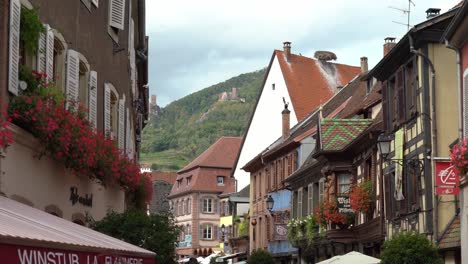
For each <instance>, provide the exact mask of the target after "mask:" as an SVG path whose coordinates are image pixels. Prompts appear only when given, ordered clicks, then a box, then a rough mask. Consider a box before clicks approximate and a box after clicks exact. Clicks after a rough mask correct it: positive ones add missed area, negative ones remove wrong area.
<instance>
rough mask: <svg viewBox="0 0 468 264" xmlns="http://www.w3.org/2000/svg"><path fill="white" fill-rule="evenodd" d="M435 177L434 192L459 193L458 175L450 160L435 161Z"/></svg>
mask: <svg viewBox="0 0 468 264" xmlns="http://www.w3.org/2000/svg"><path fill="white" fill-rule="evenodd" d="M435 177H436V179H435V183H436V189H435V191H436V194H438V195H457V194H459V193H460V188H459V185H460V176H459V175H458V170H457V168H456V167H455V166H453V165H452V164H451V163H450V161H436V163H435Z"/></svg>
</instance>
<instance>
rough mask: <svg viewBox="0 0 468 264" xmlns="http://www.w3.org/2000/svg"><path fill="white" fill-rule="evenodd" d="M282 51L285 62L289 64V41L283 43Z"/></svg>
mask: <svg viewBox="0 0 468 264" xmlns="http://www.w3.org/2000/svg"><path fill="white" fill-rule="evenodd" d="M283 51H284V56H286V61H288V62H289V59H291V42H289V41H285V42H283Z"/></svg>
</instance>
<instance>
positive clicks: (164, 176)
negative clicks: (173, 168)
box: [151, 171, 177, 184]
mask: <svg viewBox="0 0 468 264" xmlns="http://www.w3.org/2000/svg"><path fill="white" fill-rule="evenodd" d="M176 179H177V173H175V172H159V171H153V172H151V181H163V182H167V183H170V184H174V182H175V181H176Z"/></svg>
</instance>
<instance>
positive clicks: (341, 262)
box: [317, 251, 380, 264]
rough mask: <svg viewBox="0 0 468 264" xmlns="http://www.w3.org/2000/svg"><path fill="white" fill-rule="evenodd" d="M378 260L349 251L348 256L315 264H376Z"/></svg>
mask: <svg viewBox="0 0 468 264" xmlns="http://www.w3.org/2000/svg"><path fill="white" fill-rule="evenodd" d="M378 263H380V259H378V258H374V257H371V256H367V255H364V254H362V253H359V252H356V251H351V252H349V253H348V254H344V255H340V256H334V257H333V258H330V259H327V260H324V261H321V262H319V263H317V264H378Z"/></svg>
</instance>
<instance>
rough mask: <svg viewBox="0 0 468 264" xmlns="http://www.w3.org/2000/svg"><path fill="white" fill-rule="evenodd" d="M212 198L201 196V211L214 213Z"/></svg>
mask: <svg viewBox="0 0 468 264" xmlns="http://www.w3.org/2000/svg"><path fill="white" fill-rule="evenodd" d="M213 202H214V199H213V198H211V197H205V198H203V205H202V208H203V210H202V212H203V213H204V214H213V213H214V205H213ZM208 209H210V210H208Z"/></svg>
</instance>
